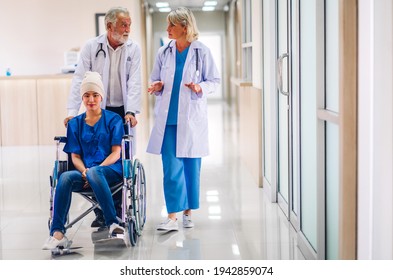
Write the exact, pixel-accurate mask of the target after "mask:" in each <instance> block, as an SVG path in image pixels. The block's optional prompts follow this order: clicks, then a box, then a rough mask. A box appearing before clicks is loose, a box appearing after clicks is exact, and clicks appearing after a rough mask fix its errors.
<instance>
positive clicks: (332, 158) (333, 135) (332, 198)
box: [326, 123, 339, 260]
mask: <svg viewBox="0 0 393 280" xmlns="http://www.w3.org/2000/svg"><path fill="white" fill-rule="evenodd" d="M338 137H339V129H338V126H337V125H336V124H332V123H326V245H327V246H326V257H327V259H330V260H331V259H338V257H339V256H338V220H339V213H338V199H339V188H338V186H339V152H338V151H339V139H338Z"/></svg>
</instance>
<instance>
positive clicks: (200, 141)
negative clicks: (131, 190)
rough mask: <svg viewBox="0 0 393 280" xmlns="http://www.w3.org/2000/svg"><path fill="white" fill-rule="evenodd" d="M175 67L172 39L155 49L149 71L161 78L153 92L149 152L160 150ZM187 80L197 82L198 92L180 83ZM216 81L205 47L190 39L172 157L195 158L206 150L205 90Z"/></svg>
mask: <svg viewBox="0 0 393 280" xmlns="http://www.w3.org/2000/svg"><path fill="white" fill-rule="evenodd" d="M175 69H176V42H175V40H172V41H171V42H169V44H167V45H164V46H162V47H161V48H160V49H159V50H158V53H157V56H156V61H155V64H154V67H153V71H152V73H151V75H150V79H151V81H152V82H155V81H163V83H164V86H163V88H162V91H161V92H159V93H156V103H155V107H154V116H155V124H154V127H153V130H152V132H151V135H150V140H149V144H148V146H147V152H149V153H153V154H161V147H162V142H163V138H164V132H165V126H166V121H167V117H168V111H169V103H170V100H171V94H172V86H173V80H174V77H175ZM190 82H194V83H195V84H199V85H200V86H201V88H202V94H201V93H199V94H197V93H195V92H193V91H191V89H189V88H188V87H186V86H185V85H184V84H188V83H190ZM219 83H220V75H219V73H218V70H217V67H216V65H215V63H214V60H213V57H212V55H211V52H210V50H209V48H207V47H206V46H205V45H204V44H203V43H201V42H198V41H194V42H192V43H191V45H190V48H189V50H188V54H187V58H186V62H185V64H184V68H183V77H182V81H181V83H180V91H179V107H178V118H177V137H176V141H177V143H176V157H186V158H198V157H203V156H207V155H208V154H209V143H208V123H207V121H208V120H207V94H209V93H212V92H214V91H215V90H216V87H217V85H218V84H219Z"/></svg>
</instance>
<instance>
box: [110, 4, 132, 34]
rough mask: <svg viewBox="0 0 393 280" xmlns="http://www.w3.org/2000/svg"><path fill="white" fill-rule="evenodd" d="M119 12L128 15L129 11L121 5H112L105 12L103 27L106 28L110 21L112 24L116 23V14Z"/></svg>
mask: <svg viewBox="0 0 393 280" xmlns="http://www.w3.org/2000/svg"><path fill="white" fill-rule="evenodd" d="M120 13H124V14H126V15H127V16H130V13H129V11H128V10H127V9H126V8H123V7H114V8H111V9H110V10H109V11H108V12H107V13H106V14H105V28H106V29H108V23H112V24H113V25H116V21H117V15H118V14H120Z"/></svg>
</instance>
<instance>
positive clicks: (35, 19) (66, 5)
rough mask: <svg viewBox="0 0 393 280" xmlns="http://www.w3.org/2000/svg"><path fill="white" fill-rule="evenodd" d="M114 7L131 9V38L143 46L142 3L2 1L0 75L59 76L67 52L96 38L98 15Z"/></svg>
mask: <svg viewBox="0 0 393 280" xmlns="http://www.w3.org/2000/svg"><path fill="white" fill-rule="evenodd" d="M113 6H124V7H126V8H128V9H129V11H130V13H131V18H132V26H131V37H132V39H134V40H135V41H136V42H138V43H139V44H141V40H140V39H141V36H142V35H141V28H140V26H141V21H142V19H141V13H140V4H139V0H115V1H95V0H82V1H80V0H62V1H58V0H57V1H53V0H13V1H7V0H1V2H0V26H2V28H1V29H2V31H1V35H0V36H1V37H0V76H5V69H6V68H7V67H10V68H11V70H12V72H13V75H36V74H56V73H59V72H60V71H61V68H62V67H63V66H64V57H63V55H64V52H65V51H67V50H70V49H71V48H81V47H82V46H83V45H84V44H85V42H86V41H87V40H88V39H89V38H91V37H94V36H95V35H96V31H95V14H96V13H105V12H106V11H107V10H108V9H109V8H111V7H113Z"/></svg>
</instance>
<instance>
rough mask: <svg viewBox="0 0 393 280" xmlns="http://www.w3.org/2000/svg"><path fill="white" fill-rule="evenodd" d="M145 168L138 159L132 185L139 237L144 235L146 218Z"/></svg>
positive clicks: (135, 163)
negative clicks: (144, 201)
mask: <svg viewBox="0 0 393 280" xmlns="http://www.w3.org/2000/svg"><path fill="white" fill-rule="evenodd" d="M142 170H143V166H142V164H141V163H140V162H139V160H138V159H136V160H135V162H134V172H133V174H134V179H133V184H132V189H133V191H132V194H133V197H132V202H133V210H134V213H133V214H134V216H135V219H136V231H137V233H138V235H142V228H143V224H144V218H143V213H144V211H145V208H144V205H143V200H144V193H143V186H142V185H143V184H142V182H143V179H144V178H143V174H142V173H143V172H142Z"/></svg>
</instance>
